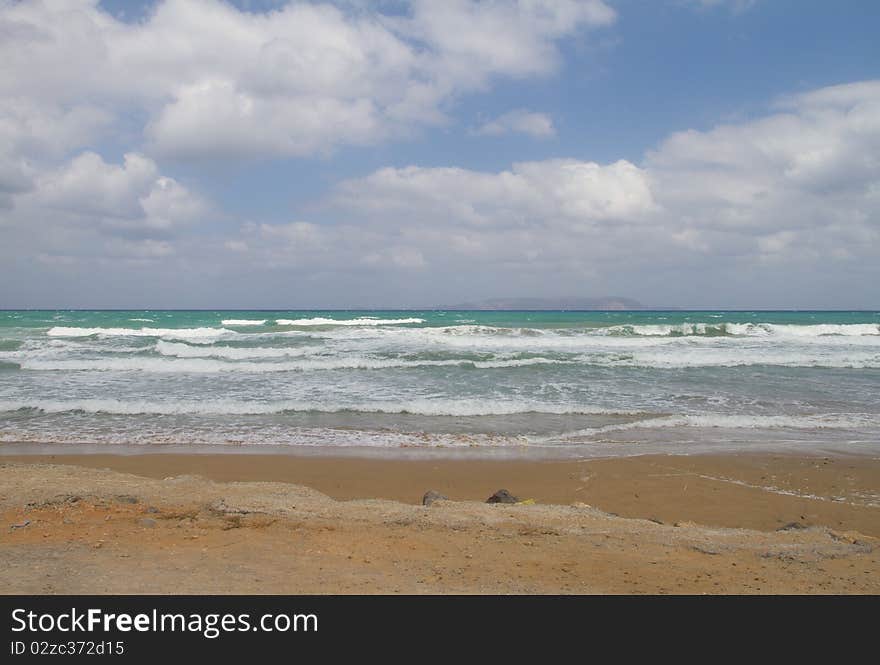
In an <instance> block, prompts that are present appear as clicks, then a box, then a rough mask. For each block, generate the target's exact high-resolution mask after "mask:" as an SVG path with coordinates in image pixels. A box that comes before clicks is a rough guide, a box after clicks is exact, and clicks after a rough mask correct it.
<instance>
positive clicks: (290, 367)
mask: <svg viewBox="0 0 880 665" xmlns="http://www.w3.org/2000/svg"><path fill="white" fill-rule="evenodd" d="M205 350H206V351H207V352H209V353H205V354H203V355H196V354H195V353H193V355H190V356H184V357H177V353H188V351H183V349H178V350H177V351H176V353H175V352H174V351H171V352H170V353H169V355H170V356H173V357H160V358H155V357H144V356H137V357H131V358H94V359H41V358H22V359H21V360H20V361H18V362H19V365H20V366H21V369H26V370H32V371H75V372H85V371H91V372H155V373H175V374H178V373H179V374H203V373H218V372H245V373H255V374H262V373H274V372H308V371H329V370H378V369H407V368H419V367H463V368H468V367H473V368H476V369H499V368H504V367H511V368H513V367H525V366H534V365H559V364H574V363H575V362H576V361H574V360H554V359H550V358H524V359H511V360H488V361H480V360H466V359H447V360H426V359H411V360H409V359H405V358H401V359H393V358H370V357H358V356H349V357H345V356H341V357H329V356H320V357H318V356H315V357H306V358H304V359H302V360H295V361H294V360H284V361H279V362H253V361H252V362H248V361H239V362H229V361H227V360H221V359H219V358H217V356H218V354H217V353H215V352H216V351H217V350H218V347H206V348H205ZM241 351H242V352H243V353H242V355H241V357H242V358H247V357H250V358H252V359H254V360H256V358H258V357H260V356H255V355H253V350H244V349H242V350H241ZM248 351H251V355H249V356H248V355H247V352H248ZM166 352H168V351H167V347H166ZM229 352H230V349H228V348H227V349H226V353H227V354H228V353H229ZM232 352H233V353H234V352H235V350H232ZM226 357H227V358H229V357H230V356H228V355H227V356H226ZM264 357H265V356H264ZM269 357H270V358H272V357H275V358H277V357H278V356H269Z"/></svg>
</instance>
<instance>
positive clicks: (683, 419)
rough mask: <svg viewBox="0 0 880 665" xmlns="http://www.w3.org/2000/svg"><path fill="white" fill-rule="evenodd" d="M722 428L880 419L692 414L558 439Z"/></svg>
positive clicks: (860, 423) (823, 425) (872, 423)
mask: <svg viewBox="0 0 880 665" xmlns="http://www.w3.org/2000/svg"><path fill="white" fill-rule="evenodd" d="M679 427H693V428H723V429H798V430H802V429H811V430H812V429H862V428H866V427H867V428H877V427H880V415H878V414H872V413H847V414H813V415H746V414H735V415H728V414H719V413H711V414H692V415H670V416H661V417H659V418H648V419H644V420H636V421H633V422H628V423H615V424H612V425H604V426H602V427H591V428H588V429H583V430H577V431H574V432H567V433H566V434H565V435H562V436H561V437H556V438H580V437H591V436H596V435H601V434H608V433H612V432H622V431H627V430H634V429H660V428H679Z"/></svg>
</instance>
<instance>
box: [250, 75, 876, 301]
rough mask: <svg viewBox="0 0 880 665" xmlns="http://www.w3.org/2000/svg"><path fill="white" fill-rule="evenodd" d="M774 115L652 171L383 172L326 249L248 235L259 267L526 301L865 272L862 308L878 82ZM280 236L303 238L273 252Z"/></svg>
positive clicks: (722, 131)
mask: <svg viewBox="0 0 880 665" xmlns="http://www.w3.org/2000/svg"><path fill="white" fill-rule="evenodd" d="M776 108H777V112H775V113H773V114H771V115H767V116H765V117H760V118H756V119H754V120H752V121H748V122H742V123H739V124H728V125H720V126H718V127H715V128H714V129H711V130H709V131H705V132H699V131H687V132H679V133H675V134H673V135H671V136H669V137H668V138H667V139H666V140H665V141H663V142H662V143H661V144H660V145H659V146H658V147H657V148H656V149H655V150H653V151H650V152H649V153H648V154H647V155H646V157H645V159H644V161H643V163H641V164H640V165H637V164H632V163H630V162H627V161H618V162H614V163H611V164H604V165H602V164H597V163H593V162H585V161H579V160H559V159H555V160H545V161H536V162H525V163H520V164H515V165H513V167H512V168H511V169H509V170H505V171H501V172H481V171H473V170H468V169H460V168H422V167H416V166H410V167H404V168H384V169H380V170H378V171H376V172H374V173H372V174H371V175H369V176H367V177H364V178H360V179H355V180H351V181H348V182H345V183H343V184H341V185H340V186H339V187H338V188H337V189H336V191H335V193H334V194H333V196H332V199H331V201H329V204H330V206H331V209H332V210H335V211H336V212H337V214H338V216H339V217H340V218H344V219H346V225H345V226H331V227H324V226H314V228H311V227H310V228H309V229H308V234H306V236H307V237H309V238H310V237H311V236H312V235H313V234H318V235H319V236H320V237H321V238H322V242H320V243H316V242H313V241H309V242H308V243H306V242H303V241H302V240H301V239H300V238H301V236H302V235H303V230H302V229H301V228H299V227H295V228H287V230H284V229H285V228H286V227H278V228H277V229H276V228H275V227H271V226H268V225H264V227H262V232H263V236H264V237H263V238H262V239H259V238H253V237H251V238H248V244H249V248H250V251H251V252H253V254H252V255H251V256H252V257H258V256H262V255H265V254H266V253H270V254H271V255H272V257H273V259H274V260H275V261H276V265H288V266H289V265H293V264H292V263H289V262H288V263H286V262H285V258H284V257H292V256H294V255H296V256H297V257H298V259H297V260H298V261H310V262H311V263H310V265H316V264H317V263H320V264H321V265H323V266H325V267H326V266H329V265H339V266H348V267H350V266H352V265H356V264H357V263H358V256H360V257H361V260H360V262H361V263H364V264H368V265H370V266H373V267H377V266H382V267H383V268H384V269H386V270H391V269H393V268H394V267H395V266H396V265H404V264H409V265H410V266H412V265H420V266H422V267H423V268H427V269H428V273H429V274H433V275H435V279H436V276H437V275H470V278H471V280H474V279H476V278H477V276H478V275H481V274H482V275H483V279H493V280H495V281H496V282H497V283H499V284H501V285H502V287H503V285H504V284H507V285H508V286H507V287H506V288H507V289H514V290H516V289H517V288H524V287H522V286H521V284H522V280H524V279H528V285H529V286H530V287H532V288H534V287H535V286H537V285H540V287H541V288H542V289H543V290H546V291H547V292H555V287H554V285H553V284H554V278H555V279H563V278H565V279H571V278H572V277H573V276H574V278H576V279H578V278H579V279H588V280H591V282H590V283H596V280H598V279H599V276H601V275H605V276H606V277H605V279H608V277H607V276H610V275H614V276H616V279H617V281H613V280H612V281H609V282H608V284H610V285H613V284H621V283H622V284H624V285H625V284H631V285H633V286H631V287H630V288H634V287H635V286H636V285H639V284H640V285H641V286H640V288H641V289H646V288H647V289H648V290H650V289H651V288H653V287H654V286H655V283H656V282H657V281H658V280H657V277H656V276H657V275H659V274H669V273H670V272H672V273H677V271H681V274H682V275H683V277H681V279H682V280H683V281H682V282H680V283H679V284H678V288H681V289H691V290H693V289H695V288H700V287H705V288H709V285H710V284H711V285H712V288H714V289H715V292H716V293H720V294H723V293H725V289H730V288H731V285H732V284H733V285H735V288H744V287H743V284H744V283H747V284H750V285H751V286H750V288H752V289H757V291H756V293H759V294H763V297H768V298H769V297H771V294H772V293H773V292H774V291H773V289H774V288H783V286H784V285H790V284H792V283H793V281H792V280H794V283H799V282H806V281H809V280H815V279H817V276H819V275H823V274H825V273H827V274H828V275H829V279H830V277H831V276H833V277H834V279H837V280H840V279H842V278H843V276H845V275H859V276H860V278H859V279H856V282H855V284H854V288H855V289H861V291H860V292H861V293H862V294H863V297H864V293H865V291H864V289H865V288H866V283H870V280H868V281H867V282H865V280H864V273H865V271H868V272H869V273H870V272H871V271H872V270H873V273H874V274H875V277H880V276H878V275H876V273H877V266H878V265H880V159H878V157H877V155H880V82H864V83H856V84H848V85H843V86H836V87H831V88H824V89H821V90H817V91H813V92H809V93H806V94H802V95H797V96H793V97H789V98H786V99H783V100H781V101H780V102H779V103H778V104H777V106H776ZM270 229H272V230H271V231H270ZM282 233H286V234H287V235H288V237H290V238H293V237H294V236H296V238H297V241H296V242H293V241H291V243H290V245H287V246H284V245H281V244H279V243H277V242H275V241H274V239H271V240H272V241H271V242H269V240H270V238H269V236H273V235H278V234H282ZM267 234H268V235H267ZM293 246H297V247H299V250H298V251H299V253H298V254H297V253H296V252H294V250H293V249H292V247H293ZM401 247H405V248H406V253H404V254H399V256H411V257H417V258H413V260H411V261H407V260H403V261H401V260H397V261H394V260H393V258H391V257H392V256H393V255H392V254H391V253H389V252H391V251H393V250H394V248H401ZM383 252H384V254H383ZM487 271H488V273H487ZM695 274H701V275H703V277H702V279H701V280H694V277H693V276H694V275H695ZM578 276H580V277H578ZM646 279H647V280H648V282H647V284H648V286H647V287H646V286H645V284H646V282H645V280H646ZM517 284H520V286H516V285H517ZM608 288H612V287H608ZM657 288H659V286H658V287H657ZM667 288H668V286H667ZM667 297H669V296H667Z"/></svg>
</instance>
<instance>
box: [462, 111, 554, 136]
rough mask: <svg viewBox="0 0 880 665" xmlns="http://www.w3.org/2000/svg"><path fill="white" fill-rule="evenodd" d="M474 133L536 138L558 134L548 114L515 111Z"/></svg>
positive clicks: (485, 124)
mask: <svg viewBox="0 0 880 665" xmlns="http://www.w3.org/2000/svg"><path fill="white" fill-rule="evenodd" d="M474 133H475V134H478V135H486V136H500V135H502V134H511V133H520V134H528V135H530V136H533V137H535V138H547V137H550V136H554V135H555V134H556V128H555V127H554V126H553V119H552V118H551V117H550V116H549V115H547V114H546V113H535V112H532V111H526V110H525V109H515V110H513V111H508V112H507V113H504V114H503V115H500V116H499V117H497V118H495V119H494V120H490V121H489V122H485V123H483V124H482V125H480V126H479V127H478V128H477V129H476V130H475V131H474Z"/></svg>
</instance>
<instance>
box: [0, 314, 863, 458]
mask: <svg viewBox="0 0 880 665" xmlns="http://www.w3.org/2000/svg"><path fill="white" fill-rule="evenodd" d="M0 442H3V443H6V444H9V443H12V442H52V443H58V444H63V445H73V444H93V445H120V444H136V445H142V444H164V445H185V446H186V445H202V444H210V445H221V446H222V445H227V446H228V445H244V446H248V445H251V444H252V445H263V446H265V445H281V446H288V447H289V446H298V447H304V446H307V447H320V448H324V447H339V449H343V448H344V449H350V448H351V447H370V448H375V449H386V448H387V449H389V450H390V449H394V450H403V449H406V450H410V449H413V448H432V449H434V450H437V449H442V450H450V451H452V450H461V449H465V448H476V449H478V450H483V451H487V452H488V451H489V450H498V449H505V450H506V449H517V450H528V451H529V452H530V454H539V455H541V454H546V455H556V454H563V453H564V454H566V455H570V454H576V455H597V454H600V455H614V454H634V453H636V452H662V451H669V452H679V453H680V452H705V451H706V450H719V451H720V450H725V451H729V450H746V449H749V450H752V449H756V448H759V449H770V448H772V449H786V450H788V449H794V450H799V451H807V450H840V451H848V452H855V453H863V452H868V453H874V452H878V451H880V313H877V312H704V311H701V312H682V311H671V312H645V311H638V312H465V311H425V312H412V311H406V312H340V311H326V312H319V311H311V312H304V311H295V312H263V311H254V312H243V311H231V312H227V311H186V312H182V311H131V312H122V311H100V312H86V311H5V312H0ZM300 449H302V448H300Z"/></svg>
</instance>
